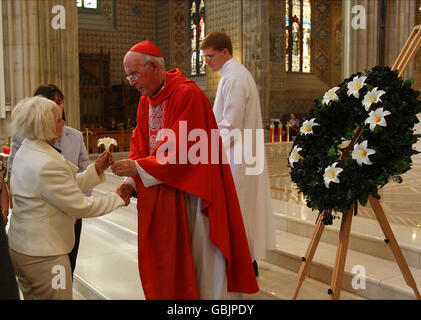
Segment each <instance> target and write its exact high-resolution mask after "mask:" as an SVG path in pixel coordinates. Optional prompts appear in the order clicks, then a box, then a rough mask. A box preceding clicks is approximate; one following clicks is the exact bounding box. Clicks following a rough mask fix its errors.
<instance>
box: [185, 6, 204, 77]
mask: <svg viewBox="0 0 421 320" xmlns="http://www.w3.org/2000/svg"><path fill="white" fill-rule="evenodd" d="M193 5H194V6H195V8H196V9H195V12H194V13H192V7H193ZM188 10H189V12H188V15H189V19H188V23H189V25H188V32H189V37H188V39H189V40H188V41H189V46H188V47H189V64H188V65H189V73H190V76H203V75H205V74H206V68H205V59H204V57H203V56H202V52H201V51H200V50H199V47H200V42H201V40H203V38H204V36H205V30H206V12H205V0H189V7H188ZM201 20H203V21H201ZM201 23H203V25H204V27H203V28H202V29H203V30H202V29H201V27H200V24H201ZM193 26H195V28H193Z"/></svg>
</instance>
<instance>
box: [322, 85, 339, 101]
mask: <svg viewBox="0 0 421 320" xmlns="http://www.w3.org/2000/svg"><path fill="white" fill-rule="evenodd" d="M338 89H339V87H334V88H332V89H330V90H328V91H327V92H325V95H324V96H323V104H326V105H328V104H329V102H330V101H335V102H338V101H339V97H338V95H337V94H336V91H337V90H338Z"/></svg>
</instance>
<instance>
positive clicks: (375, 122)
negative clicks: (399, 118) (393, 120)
mask: <svg viewBox="0 0 421 320" xmlns="http://www.w3.org/2000/svg"><path fill="white" fill-rule="evenodd" d="M389 114H391V113H390V112H389V111H383V108H377V109H376V110H375V111H371V112H370V113H369V114H368V118H367V119H365V121H364V124H367V123H369V124H370V130H371V131H374V128H375V127H376V126H382V127H386V126H387V123H386V119H385V118H384V117H385V116H387V115H389Z"/></svg>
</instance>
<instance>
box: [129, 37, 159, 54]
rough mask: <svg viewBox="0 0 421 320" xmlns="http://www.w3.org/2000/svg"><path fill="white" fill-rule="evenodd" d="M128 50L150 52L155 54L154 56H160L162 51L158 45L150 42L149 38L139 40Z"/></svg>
mask: <svg viewBox="0 0 421 320" xmlns="http://www.w3.org/2000/svg"><path fill="white" fill-rule="evenodd" d="M130 51H135V52H140V53H145V54H150V55H152V56H156V57H162V53H161V51H160V50H159V49H158V47H157V46H156V45H154V44H153V43H152V42H150V41H149V40H145V41H142V42H139V43H138V44H136V45H134V46H133V47H132V48H131V49H130Z"/></svg>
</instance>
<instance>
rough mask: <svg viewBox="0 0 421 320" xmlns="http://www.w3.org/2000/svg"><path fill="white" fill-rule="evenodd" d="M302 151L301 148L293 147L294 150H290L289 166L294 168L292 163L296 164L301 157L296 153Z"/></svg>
mask: <svg viewBox="0 0 421 320" xmlns="http://www.w3.org/2000/svg"><path fill="white" fill-rule="evenodd" d="M301 150H303V148H300V147H299V146H295V147H294V149H292V151H291V153H290V155H289V165H290V166H291V167H292V168H294V162H298V161H299V160H300V159H302V157H301V156H300V154H299V153H298V152H300V151H301Z"/></svg>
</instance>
